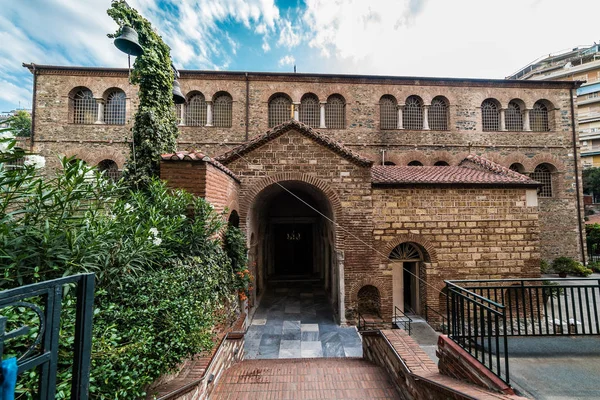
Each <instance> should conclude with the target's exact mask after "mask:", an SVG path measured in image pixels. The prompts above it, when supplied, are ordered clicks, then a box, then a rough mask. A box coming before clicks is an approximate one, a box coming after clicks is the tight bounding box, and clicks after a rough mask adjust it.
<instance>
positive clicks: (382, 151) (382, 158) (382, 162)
mask: <svg viewBox="0 0 600 400" xmlns="http://www.w3.org/2000/svg"><path fill="white" fill-rule="evenodd" d="M381 165H385V149H381Z"/></svg>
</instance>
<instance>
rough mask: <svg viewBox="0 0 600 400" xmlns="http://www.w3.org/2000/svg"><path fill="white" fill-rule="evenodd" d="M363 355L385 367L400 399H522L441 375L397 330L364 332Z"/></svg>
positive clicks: (410, 340) (408, 337) (416, 345)
mask: <svg viewBox="0 0 600 400" xmlns="http://www.w3.org/2000/svg"><path fill="white" fill-rule="evenodd" d="M363 356H364V358H365V359H366V360H369V361H371V362H372V363H374V364H377V365H379V366H381V367H383V368H385V370H386V371H387V372H388V374H389V375H390V377H391V378H392V381H393V382H394V383H395V385H396V388H397V390H398V393H399V395H400V398H401V399H403V400H419V399H456V400H472V399H513V400H515V399H522V398H521V397H517V396H514V395H510V394H504V393H498V392H493V391H489V390H486V389H483V388H480V387H478V386H476V385H473V384H470V383H466V382H462V381H460V380H458V379H455V378H453V377H448V376H445V375H442V374H441V373H440V371H439V370H438V368H437V365H436V364H435V363H434V362H433V361H432V360H431V359H430V358H429V356H427V354H426V353H425V352H424V351H423V350H422V349H421V348H420V347H419V345H418V344H417V343H416V342H415V341H414V340H413V339H412V338H411V337H410V336H408V334H407V333H406V332H405V331H403V330H400V329H395V330H384V331H373V332H366V333H364V334H363Z"/></svg>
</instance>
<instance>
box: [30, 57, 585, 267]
mask: <svg viewBox="0 0 600 400" xmlns="http://www.w3.org/2000/svg"><path fill="white" fill-rule="evenodd" d="M37 71H38V72H37V74H38V75H37V90H36V93H37V99H36V104H35V126H36V128H35V132H34V146H33V150H34V151H37V152H39V153H41V154H43V155H46V156H49V159H48V166H49V168H53V167H56V166H57V165H58V163H57V159H56V156H57V155H77V156H78V157H79V158H82V159H84V160H86V161H87V162H88V163H90V164H97V163H98V162H99V161H102V159H112V160H114V161H115V162H117V165H119V167H120V168H122V165H123V164H124V162H125V160H126V159H127V156H128V154H129V145H128V141H129V139H130V135H131V132H130V128H131V122H132V116H133V115H134V113H135V111H136V107H137V94H136V90H137V88H136V87H135V86H132V85H129V83H128V80H127V72H126V71H123V70H110V69H107V70H91V71H90V70H85V69H81V70H58V69H52V68H41V67H40V68H38V70H37ZM181 72H182V76H181V79H180V83H181V87H182V91H183V92H184V94H188V93H190V92H192V91H200V92H202V93H203V94H204V95H205V97H206V99H207V100H210V99H212V98H213V96H214V95H215V94H217V93H218V92H220V91H226V92H228V93H229V94H230V95H231V96H232V98H233V108H232V113H233V118H232V127H231V128H217V127H189V126H182V127H180V137H179V139H178V143H179V150H189V149H192V148H193V149H197V150H198V151H202V152H203V153H205V154H208V155H210V156H216V155H218V154H220V153H222V152H224V151H226V150H228V149H230V148H231V147H233V146H235V145H237V144H240V143H242V142H243V141H245V140H246V137H247V136H248V137H254V136H256V135H258V134H262V133H264V132H266V131H267V130H268V129H269V128H268V122H267V121H268V119H267V118H268V113H267V106H268V101H269V98H270V97H271V96H272V95H273V94H275V93H278V92H282V93H285V94H287V95H289V96H290V98H291V99H292V101H294V102H299V101H300V99H301V97H302V95H303V94H305V93H314V94H316V95H317V96H318V97H319V100H321V101H326V100H327V97H328V96H329V95H331V94H334V93H338V94H341V95H342V96H344V98H345V100H346V129H320V131H322V132H323V133H325V134H326V135H328V136H331V137H332V138H333V139H335V140H338V141H340V142H342V143H344V144H345V145H346V146H347V147H350V148H352V149H354V150H355V151H357V152H359V153H360V154H362V155H363V156H365V157H369V158H371V159H373V160H374V161H376V162H381V160H382V158H385V160H387V161H391V162H394V163H396V164H404V165H405V164H406V163H408V162H409V161H412V160H415V159H416V160H420V161H421V162H423V163H424V164H425V165H432V164H433V163H435V162H436V161H441V160H443V161H447V162H449V163H450V165H456V164H457V163H458V162H460V161H461V160H462V159H463V158H464V156H466V155H467V154H468V153H470V152H472V153H476V154H480V155H483V156H484V157H486V158H489V159H491V160H493V161H495V162H498V163H500V164H502V165H504V166H507V167H508V166H510V164H512V163H515V162H518V163H521V164H523V166H524V167H525V172H526V173H529V172H532V171H533V170H534V168H535V167H536V166H537V165H539V164H540V163H549V164H551V165H552V166H554V167H555V168H556V172H555V174H554V179H553V181H554V182H553V183H554V184H553V186H554V194H553V197H552V198H541V199H540V227H541V233H540V237H541V241H542V244H541V249H540V251H541V254H542V258H544V259H548V260H552V259H553V258H555V257H557V256H570V257H575V258H580V255H581V250H580V241H579V238H578V221H577V218H582V212H583V210H582V209H581V207H580V210H579V212H578V211H577V201H576V187H575V173H574V171H575V162H574V154H573V140H572V128H573V127H572V126H571V114H570V113H571V111H570V97H569V89H568V86H566V85H562V84H558V83H549V82H539V83H534V82H530V81H529V82H525V83H524V82H520V81H493V82H492V81H485V80H480V81H474V80H471V81H460V80H428V79H426V80H419V79H385V78H369V79H367V78H351V77H350V78H343V77H337V76H329V77H328V76H318V77H314V76H305V75H302V74H297V75H276V74H273V75H268V74H252V73H249V74H248V76H247V77H245V76H244V75H243V74H227V73H222V74H219V73H202V72H192V71H181ZM246 79H248V82H246ZM246 85H248V93H247V95H248V98H249V102H248V105H246ZM78 86H85V87H88V88H89V89H90V90H92V92H93V93H94V96H95V97H103V96H104V95H105V93H106V92H107V90H108V89H110V88H113V87H118V88H121V89H122V90H124V91H125V93H126V95H127V122H126V124H125V125H121V126H116V125H74V124H71V123H69V121H68V95H69V92H70V91H71V90H72V89H73V88H75V87H78ZM385 94H390V95H393V96H395V97H396V99H397V100H398V103H400V104H401V103H403V102H404V100H405V99H406V98H407V97H408V96H410V95H418V96H420V97H421V98H422V99H423V100H424V103H425V104H429V103H430V102H431V100H432V99H433V97H435V96H438V95H440V96H444V97H445V98H446V99H447V100H448V102H449V104H450V108H449V122H450V124H449V127H450V129H449V130H448V131H423V130H421V131H409V130H381V129H379V106H378V103H379V99H380V98H381V96H382V95H385ZM489 97H491V98H495V99H497V100H498V101H499V102H500V103H501V105H502V106H503V107H506V106H507V104H508V102H509V101H510V100H511V99H514V98H516V99H521V100H522V101H523V102H524V105H525V107H526V108H531V107H532V106H533V104H534V102H535V101H536V100H539V99H545V100H547V101H549V102H551V103H552V105H553V107H554V109H553V110H552V111H551V118H550V120H551V121H550V122H551V127H552V128H551V131H550V132H483V131H482V127H481V111H480V108H479V107H480V105H481V102H482V101H483V100H484V99H486V98H489ZM246 107H247V108H248V121H249V123H248V126H246ZM576 142H577V140H576ZM580 187H581V185H580Z"/></svg>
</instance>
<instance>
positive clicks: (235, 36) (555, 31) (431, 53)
mask: <svg viewBox="0 0 600 400" xmlns="http://www.w3.org/2000/svg"><path fill="white" fill-rule="evenodd" d="M128 3H129V4H130V5H131V6H132V7H134V8H136V9H138V10H139V11H140V12H141V13H142V14H143V15H144V16H146V18H148V19H149V20H150V21H151V22H152V23H153V24H154V26H155V27H156V28H157V29H158V31H159V32H160V34H161V35H162V36H163V39H164V40H165V41H166V43H167V44H169V46H171V49H172V56H173V58H174V61H175V64H176V66H177V67H179V68H184V69H211V70H214V69H221V70H250V71H287V72H291V71H292V70H293V67H294V65H297V70H298V72H324V73H359V74H389V75H410V76H442V77H486V78H504V77H505V76H507V75H509V74H511V73H512V72H514V71H515V70H517V69H519V68H520V67H522V66H525V65H526V64H528V63H529V62H531V61H533V60H534V59H536V58H538V57H540V56H543V55H545V54H548V53H552V52H557V51H560V50H563V49H567V48H571V47H575V46H578V45H589V44H592V43H593V42H594V41H599V40H600V29H598V26H599V25H598V21H599V19H598V18H599V16H600V1H595V0H570V1H563V0H503V1H500V2H492V1H485V0H128ZM109 5H110V0H19V1H17V0H0V10H2V11H1V13H0V43H1V44H0V112H1V111H8V110H11V109H14V108H16V107H18V106H19V105H20V106H21V107H30V106H31V87H32V79H31V75H30V74H29V72H28V71H27V70H25V69H24V68H22V67H21V63H22V62H35V63H38V64H60V65H86V66H111V67H124V66H126V65H127V59H126V57H125V56H124V55H123V54H121V53H119V51H118V50H116V49H115V48H114V47H113V45H112V41H111V40H110V39H108V38H107V37H106V34H107V33H110V32H113V31H115V29H116V25H115V24H114V22H113V21H112V20H111V19H110V18H109V17H108V16H107V15H106V9H107V8H108V7H109Z"/></svg>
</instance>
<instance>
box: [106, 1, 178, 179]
mask: <svg viewBox="0 0 600 400" xmlns="http://www.w3.org/2000/svg"><path fill="white" fill-rule="evenodd" d="M107 12H108V15H109V16H110V17H112V19H113V20H114V21H115V22H116V23H117V24H118V25H119V27H120V28H119V29H118V30H117V32H116V33H114V34H109V35H108V37H110V38H115V37H117V36H119V35H120V34H121V31H122V27H123V26H130V27H132V28H133V29H135V30H136V31H137V33H138V36H139V43H140V45H141V46H142V47H143V48H144V53H143V54H142V55H140V56H139V57H137V58H136V60H135V63H134V64H133V70H132V71H131V83H132V84H137V85H138V86H139V93H138V95H139V99H140V102H139V107H138V111H137V113H136V114H135V118H134V123H133V129H132V133H133V145H132V149H131V151H132V157H131V159H129V160H128V162H127V165H126V166H125V170H124V176H125V181H126V182H130V183H131V185H132V186H133V187H140V188H145V187H147V186H148V184H149V182H150V180H151V178H152V177H157V176H158V175H159V162H160V155H161V154H163V153H168V152H173V151H175V149H176V139H177V133H178V131H177V121H176V119H175V113H174V111H173V110H174V104H173V79H174V75H173V70H172V68H171V55H170V48H169V46H167V45H166V44H165V43H164V42H163V40H162V38H161V37H160V36H159V35H158V34H157V33H156V32H155V31H154V30H153V29H152V25H151V24H150V22H148V20H147V19H145V18H144V17H142V16H141V15H140V14H139V13H138V12H137V11H136V10H135V9H133V8H131V7H129V6H128V5H127V3H126V2H125V1H123V0H113V2H112V4H111V7H110V8H109V9H108V11H107Z"/></svg>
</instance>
